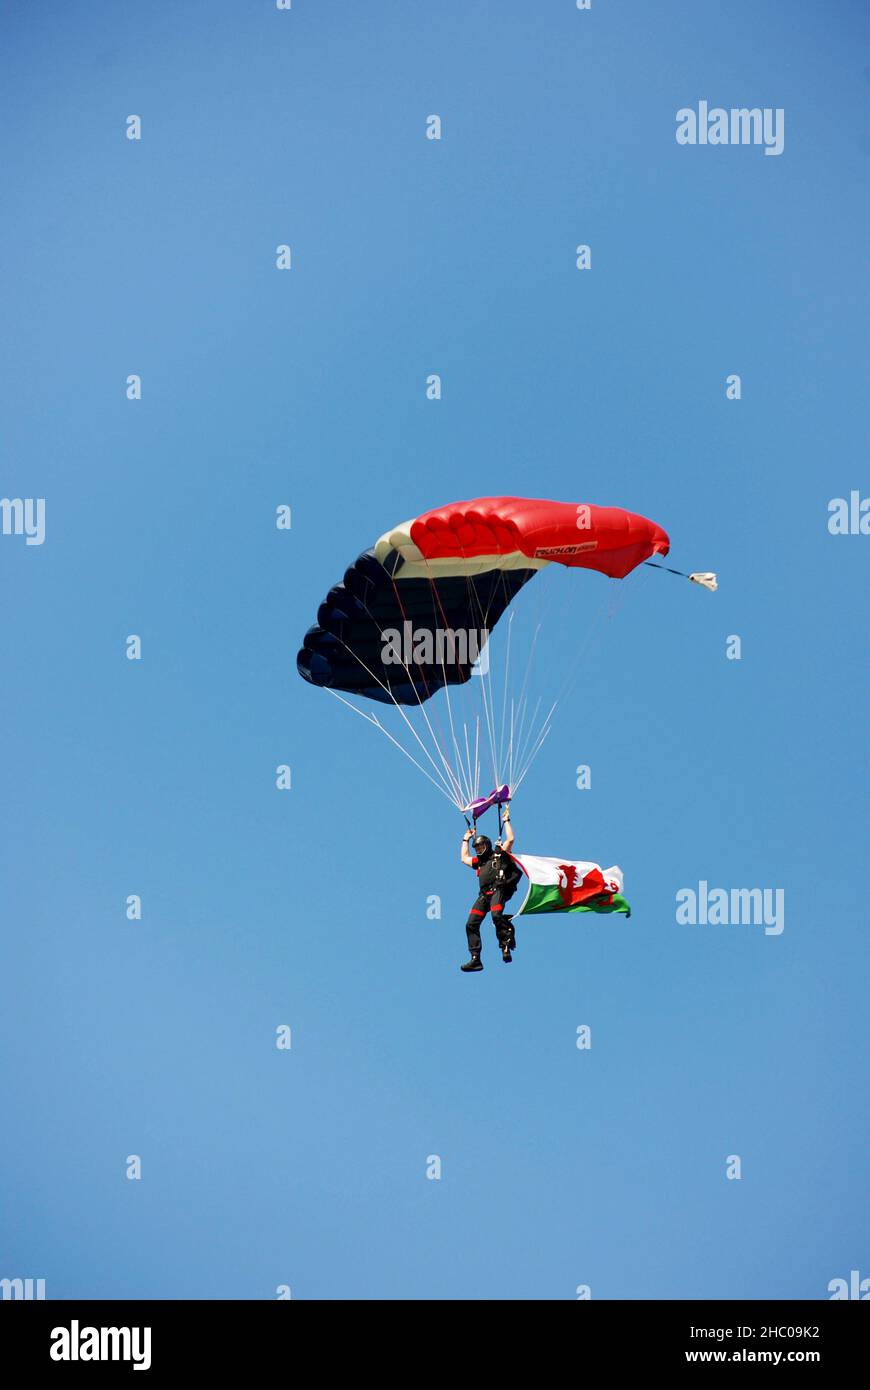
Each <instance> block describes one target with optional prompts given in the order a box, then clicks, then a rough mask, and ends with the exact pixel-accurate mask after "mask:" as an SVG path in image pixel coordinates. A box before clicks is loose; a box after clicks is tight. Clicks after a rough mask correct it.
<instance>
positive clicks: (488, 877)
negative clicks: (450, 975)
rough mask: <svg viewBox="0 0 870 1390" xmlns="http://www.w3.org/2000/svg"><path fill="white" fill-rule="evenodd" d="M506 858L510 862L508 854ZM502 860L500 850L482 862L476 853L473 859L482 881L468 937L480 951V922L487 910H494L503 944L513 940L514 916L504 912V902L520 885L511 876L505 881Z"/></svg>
mask: <svg viewBox="0 0 870 1390" xmlns="http://www.w3.org/2000/svg"><path fill="white" fill-rule="evenodd" d="M505 858H506V859H507V861H508V864H510V860H509V858H508V856H507V855H506V856H505ZM500 859H501V856H500V855H499V853H498V852H497V851H494V852H493V853H492V854H490V855H489V856H488V857H487V858H486V859H485V860H484V861H483V863H482V864H481V863H480V861H479V860H478V858H477V856H476V855H475V857H474V858H473V859H472V861H471V867H472V868H473V869H475V870H476V872H477V877H478V880H479V882H480V893H479V895H478V896H477V898H476V899H475V901H474V905H473V907H472V909H471V911H470V912H469V914H468V921H467V922H466V923H465V935H466V936H467V937H468V949H469V950H470V951H479V950H480V924H481V922H482V921H483V919H484V917H485V916H486V914H487V912H491V913H492V920H493V925H494V926H495V934H496V937H497V938H498V944H499V946H505V945H506V944H507V943H508V942H509V941H510V939H511V932H512V930H513V927H512V924H511V920H510V918H509V917H506V916H505V915H504V905H505V903H506V902H507V901H508V900H509V899H510V898H512V897H513V895H514V893H515V892H516V891H517V885H516V883H515V882H514V883H512V882H510V879H508V880H507V881H504V880H503V879H502V878H501V875H500V870H501V869H502V865H501V863H500Z"/></svg>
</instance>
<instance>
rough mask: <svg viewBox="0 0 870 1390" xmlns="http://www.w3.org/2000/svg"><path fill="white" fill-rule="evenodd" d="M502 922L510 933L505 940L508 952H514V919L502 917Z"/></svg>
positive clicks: (515, 939)
mask: <svg viewBox="0 0 870 1390" xmlns="http://www.w3.org/2000/svg"><path fill="white" fill-rule="evenodd" d="M502 921H503V922H504V924H505V926H506V927H507V929H508V931H509V932H510V935H509V937H508V939H507V945H508V950H509V951H515V950H516V949H517V934H516V931H515V929H514V919H513V917H504V918H502Z"/></svg>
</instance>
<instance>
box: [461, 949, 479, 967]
mask: <svg viewBox="0 0 870 1390" xmlns="http://www.w3.org/2000/svg"><path fill="white" fill-rule="evenodd" d="M459 969H460V970H465V971H469V970H482V969H483V961H482V960H481V959H480V952H479V951H472V953H471V960H467V961H466V962H465V964H464V965H460V967H459Z"/></svg>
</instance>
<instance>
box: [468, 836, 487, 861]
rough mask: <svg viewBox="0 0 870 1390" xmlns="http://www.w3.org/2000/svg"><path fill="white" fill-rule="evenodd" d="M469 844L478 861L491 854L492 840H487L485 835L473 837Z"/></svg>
mask: <svg viewBox="0 0 870 1390" xmlns="http://www.w3.org/2000/svg"><path fill="white" fill-rule="evenodd" d="M471 843H472V845H473V846H474V852H475V854H476V855H477V857H478V859H485V858H486V857H487V855H489V854H492V840H489V839H487V837H486V835H475V837H474V839H473V840H472V842H471Z"/></svg>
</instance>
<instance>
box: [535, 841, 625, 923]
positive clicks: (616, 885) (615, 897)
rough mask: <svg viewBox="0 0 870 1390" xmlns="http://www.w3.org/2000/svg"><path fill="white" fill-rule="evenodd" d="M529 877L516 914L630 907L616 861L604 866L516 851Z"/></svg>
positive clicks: (606, 910) (612, 909) (603, 910)
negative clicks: (607, 866) (607, 867)
mask: <svg viewBox="0 0 870 1390" xmlns="http://www.w3.org/2000/svg"><path fill="white" fill-rule="evenodd" d="M511 858H512V859H513V860H514V861H515V862H516V863H517V864H518V865H519V866H520V868H521V869H522V871H523V874H524V875H525V877H526V879H527V880H528V891H527V893H526V896H525V898H524V900H523V905H522V907H521V908H519V910H518V912H517V913H516V914H515V915H516V916H518V917H519V916H523V917H528V916H530V915H531V914H532V913H533V912H624V913H625V915H626V917H630V916H631V908H630V907H629V905H628V903H627V902H626V900H625V898H624V897H623V896H622V870H621V869H620V868H619V866H618V865H617V864H613V865H611V867H610V868H609V869H602V868H601V865H600V864H591V863H588V862H587V861H585V860H583V859H543V858H541V857H540V856H539V855H536V854H513V855H511Z"/></svg>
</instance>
